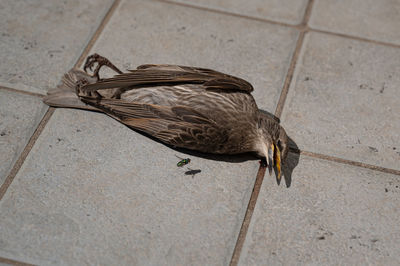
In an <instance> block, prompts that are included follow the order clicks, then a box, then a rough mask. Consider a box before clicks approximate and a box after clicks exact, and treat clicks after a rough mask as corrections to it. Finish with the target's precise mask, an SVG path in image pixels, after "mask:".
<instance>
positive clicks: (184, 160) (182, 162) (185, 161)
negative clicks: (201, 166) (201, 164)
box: [175, 155, 190, 167]
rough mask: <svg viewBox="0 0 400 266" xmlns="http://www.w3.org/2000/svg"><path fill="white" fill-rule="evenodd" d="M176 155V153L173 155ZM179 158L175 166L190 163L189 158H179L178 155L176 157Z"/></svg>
mask: <svg viewBox="0 0 400 266" xmlns="http://www.w3.org/2000/svg"><path fill="white" fill-rule="evenodd" d="M175 156H176V155H175ZM176 157H178V156H176ZM178 158H179V159H181V160H180V161H179V162H178V163H177V164H176V166H178V167H182V166H184V165H187V164H188V163H190V159H189V158H186V159H183V158H180V157H178Z"/></svg>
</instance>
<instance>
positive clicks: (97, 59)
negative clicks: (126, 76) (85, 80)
mask: <svg viewBox="0 0 400 266" xmlns="http://www.w3.org/2000/svg"><path fill="white" fill-rule="evenodd" d="M96 63H97V66H96V68H95V69H94V71H93V75H92V76H93V77H96V78H97V80H100V75H99V72H100V69H101V67H102V66H106V67H109V68H111V69H112V70H114V71H115V72H117V73H118V74H122V71H121V70H119V69H118V68H117V67H116V66H115V65H114V64H113V63H111V62H110V60H108V59H107V58H105V57H103V56H101V55H98V54H92V55H89V56H88V57H87V58H86V62H85V65H84V66H83V70H84V71H85V72H86V73H87V69H89V70H90V71H92V69H93V67H94V65H95V64H96Z"/></svg>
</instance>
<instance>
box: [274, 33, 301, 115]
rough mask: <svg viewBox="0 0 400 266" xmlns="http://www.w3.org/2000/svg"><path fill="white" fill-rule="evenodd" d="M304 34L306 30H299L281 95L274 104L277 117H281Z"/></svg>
mask: <svg viewBox="0 0 400 266" xmlns="http://www.w3.org/2000/svg"><path fill="white" fill-rule="evenodd" d="M305 34H306V31H301V32H300V35H299V38H298V39H297V43H296V48H295V50H294V53H293V57H292V60H291V62H290V66H289V69H288V72H287V75H286V78H285V83H284V85H283V88H282V91H281V95H280V97H279V100H278V104H277V105H276V109H275V116H276V117H278V118H281V114H282V111H283V106H284V104H285V102H286V97H287V94H288V92H289V87H290V84H291V82H292V80H293V74H294V69H295V68H296V64H297V60H298V59H299V55H300V51H301V47H302V46H303V41H304V36H305Z"/></svg>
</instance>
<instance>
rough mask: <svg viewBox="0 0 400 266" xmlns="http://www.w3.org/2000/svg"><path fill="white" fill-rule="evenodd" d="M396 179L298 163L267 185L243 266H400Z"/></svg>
mask: <svg viewBox="0 0 400 266" xmlns="http://www.w3.org/2000/svg"><path fill="white" fill-rule="evenodd" d="M399 204H400V179H399V177H398V176H395V175H390V174H385V173H381V172H377V171H371V170H367V169H363V168H358V167H353V166H348V165H344V164H338V163H333V162H329V161H324V160H318V159H313V158H310V157H307V156H301V157H300V161H299V164H298V166H297V167H296V168H295V170H294V172H293V175H292V185H291V187H290V188H286V187H285V186H282V185H281V186H279V187H278V186H276V182H275V180H273V179H271V178H265V179H264V182H263V184H262V187H261V190H260V194H259V197H258V201H257V205H256V208H255V211H254V214H253V218H252V220H251V224H250V228H249V231H248V233H247V238H246V242H245V244H244V248H243V251H242V254H241V258H240V263H239V265H398V264H399V263H400V259H399V257H400V251H399V249H398V247H399V245H400V233H399V232H400V225H399V223H398V217H399V215H400V211H399V208H398V206H399Z"/></svg>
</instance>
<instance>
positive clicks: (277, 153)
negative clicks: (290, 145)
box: [274, 145, 281, 181]
mask: <svg viewBox="0 0 400 266" xmlns="http://www.w3.org/2000/svg"><path fill="white" fill-rule="evenodd" d="M274 158H275V165H276V170H277V171H278V181H280V180H281V151H280V150H279V148H278V146H276V145H275V153H274Z"/></svg>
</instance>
